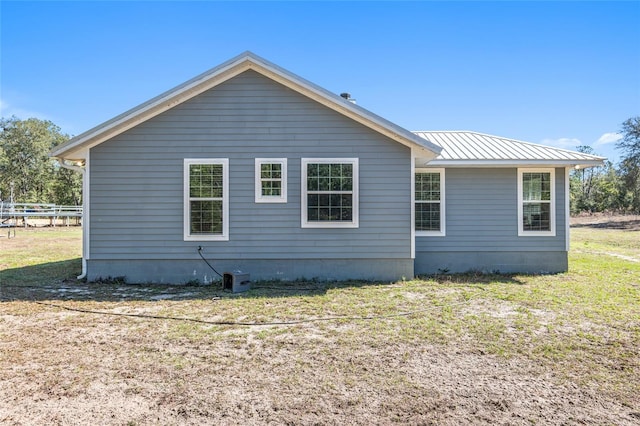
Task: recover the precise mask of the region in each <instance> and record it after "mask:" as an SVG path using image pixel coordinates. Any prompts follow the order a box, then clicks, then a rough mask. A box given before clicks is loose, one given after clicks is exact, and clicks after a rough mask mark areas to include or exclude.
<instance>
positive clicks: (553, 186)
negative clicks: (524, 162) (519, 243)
mask: <svg viewBox="0 0 640 426" xmlns="http://www.w3.org/2000/svg"><path fill="white" fill-rule="evenodd" d="M523 173H549V176H550V179H551V200H550V201H549V204H550V206H549V207H550V212H549V228H550V229H549V231H525V230H524V224H523V220H522V219H523V214H524V213H523V209H522V206H523V198H522V175H523ZM517 188H518V196H517V200H518V236H519V237H555V236H556V169H549V168H544V169H529V168H519V169H518V184H517Z"/></svg>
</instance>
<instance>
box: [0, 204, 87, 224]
mask: <svg viewBox="0 0 640 426" xmlns="http://www.w3.org/2000/svg"><path fill="white" fill-rule="evenodd" d="M82 213H83V212H82V206H57V205H55V204H41V203H6V202H2V201H0V227H3V228H7V227H17V226H18V221H19V220H22V225H23V226H24V227H25V228H26V227H28V226H35V222H32V224H31V225H30V224H29V221H30V220H31V219H33V220H35V219H49V226H56V225H57V223H58V221H59V220H62V223H63V225H66V226H69V224H70V222H71V219H72V218H75V223H76V225H79V224H80V223H81V220H82Z"/></svg>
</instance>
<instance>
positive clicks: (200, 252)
mask: <svg viewBox="0 0 640 426" xmlns="http://www.w3.org/2000/svg"><path fill="white" fill-rule="evenodd" d="M198 254H199V255H200V257H201V258H202V260H204V263H206V264H207V265H209V268H211V270H212V271H213V272H215V273H216V274H218V276H219V277H220V278H224V277H223V276H222V274H221V273H220V272H218V271H216V268H214V267H213V266H211V264H210V263H209V262H208V261H207V259H205V258H204V256H203V255H202V246H198Z"/></svg>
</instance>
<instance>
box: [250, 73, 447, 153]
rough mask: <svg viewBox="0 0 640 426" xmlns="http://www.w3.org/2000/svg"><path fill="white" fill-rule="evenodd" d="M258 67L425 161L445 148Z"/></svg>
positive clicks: (301, 82) (308, 84) (305, 83)
mask: <svg viewBox="0 0 640 426" xmlns="http://www.w3.org/2000/svg"><path fill="white" fill-rule="evenodd" d="M256 65H258V68H254V67H253V66H251V65H250V68H251V69H253V70H254V71H256V72H259V73H261V74H262V75H264V76H266V77H268V78H270V79H272V80H274V81H276V82H278V83H280V84H282V85H284V86H286V87H289V88H290V89H293V90H295V91H296V92H298V93H300V94H302V95H304V96H306V97H308V98H309V99H312V100H314V101H316V102H318V103H320V104H321V105H324V106H326V107H328V108H330V109H332V110H334V111H336V112H338V113H340V114H342V115H344V116H346V117H348V118H350V119H352V120H354V121H357V122H358V123H360V124H363V125H365V126H367V127H369V128H370V129H372V130H375V131H376V132H378V133H380V134H383V135H384V136H387V137H388V138H390V139H393V140H395V141H396V142H399V143H401V144H403V145H405V146H407V147H409V148H411V149H414V148H417V149H418V150H419V151H420V152H422V153H423V154H425V155H423V157H424V158H426V159H432V158H435V157H436V156H438V154H440V152H441V151H442V148H440V147H439V146H437V145H435V144H433V143H432V142H429V141H428V140H426V139H424V138H421V137H420V136H418V135H415V134H413V133H412V132H410V131H409V130H406V129H403V128H401V127H400V126H397V125H396V124H393V123H391V122H390V121H388V120H385V119H384V118H382V117H380V116H378V115H376V114H373V113H372V112H370V111H368V110H366V109H364V108H362V107H359V106H357V105H354V104H353V103H351V102H349V101H348V100H346V99H343V98H341V97H339V96H338V95H336V94H334V93H331V92H329V91H327V90H325V89H323V88H322V87H320V86H318V85H316V84H314V83H312V82H310V81H308V80H305V79H303V78H301V77H299V76H297V75H293V74H291V73H290V72H288V71H286V70H284V69H283V68H280V67H278V66H277V65H275V64H271V63H265V62H264V61H261V63H257V64H256Z"/></svg>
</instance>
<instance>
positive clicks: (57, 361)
mask: <svg viewBox="0 0 640 426" xmlns="http://www.w3.org/2000/svg"><path fill="white" fill-rule="evenodd" d="M638 222H640V217H637V216H636V217H608V216H592V217H580V218H573V219H572V225H573V226H576V227H596V228H601V227H604V226H607V227H614V228H616V229H628V230H634V229H635V230H637V229H639V223H638ZM39 232H44V231H39ZM24 235H25V233H23V234H21V235H19V238H25V240H24V242H21V241H20V240H10V241H11V244H18V243H21V244H26V237H23V236H24ZM56 241H57V240H56ZM3 243H6V244H5V246H2V244H3ZM8 244H9V240H7V239H4V240H2V239H0V254H2V250H4V249H5V247H8ZM1 264H2V259H0V266H1ZM65 265H66V263H63V264H62V266H65ZM633 265H636V264H632V266H630V267H629V268H636V266H633ZM11 269H12V268H5V273H7V271H8V272H9V273H10V272H11ZM36 269H37V268H36ZM634 270H635V269H634ZM38 271H39V269H37V270H36V272H38ZM1 273H2V267H0V280H1V279H2V276H3V275H2V274H1ZM9 273H7V274H6V275H4V276H5V277H11V276H12V275H10V274H9ZM68 273H69V274H70V275H71V276H72V275H74V274H75V273H76V272H75V271H68ZM626 273H629V274H631V272H629V271H627V272H626ZM630 276H631V275H630ZM633 276H634V277H635V276H637V275H633ZM507 278H508V277H506V278H505V279H507ZM544 279H546V278H544ZM549 279H550V280H554V279H556V278H555V277H550V278H549ZM562 279H563V278H562V277H557V280H562ZM568 279H569V278H568ZM541 280H542V279H541ZM0 284H2V282H0ZM507 284H508V285H512V286H522V287H525V285H524V284H523V283H522V282H519V281H517V280H515V281H514V282H509V283H507ZM552 284H553V281H552V282H551V284H550V285H552ZM314 285H317V284H314V283H309V284H308V286H314ZM405 285H407V284H405V283H402V282H401V283H396V284H393V285H391V286H389V285H386V284H385V286H381V289H380V290H378V289H375V288H372V289H371V290H370V291H371V292H375V291H386V290H384V289H385V288H390V287H393V288H397V289H398V290H397V291H394V292H392V293H390V294H392V295H393V297H395V298H399V297H405V298H406V300H407V302H406V303H417V302H416V301H423V302H422V303H423V305H421V306H422V307H424V308H427V309H428V308H430V307H431V306H432V305H433V304H434V300H436V301H437V300H448V298H451V297H452V294H454V293H455V292H456V291H458V290H456V289H454V288H448V287H446V286H445V285H443V286H442V287H441V288H440V289H439V290H438V294H437V295H436V298H435V299H429V298H428V296H429V294H428V293H427V292H421V291H420V290H421V289H420V287H419V286H417V285H416V284H415V283H414V284H410V283H409V287H408V288H405V287H404V286H405ZM540 286H541V287H542V286H543V284H540ZM632 286H637V283H636V284H633V283H632ZM633 288H635V287H633ZM531 290H532V291H533V290H535V288H533V287H531ZM477 291H478V292H487V290H483V289H482V288H479V289H478V290H477ZM352 293H355V290H353V291H352V292H351V293H350V292H349V290H348V289H346V290H344V291H343V292H342V293H340V294H341V297H343V296H344V297H345V298H346V297H349V296H350V295H351V294H352ZM277 294H278V295H277V296H273V294H270V295H268V296H267V295H265V294H257V295H255V296H251V297H247V298H246V299H243V298H244V296H241V295H239V296H237V298H236V296H235V295H229V294H222V293H220V294H218V293H216V292H215V291H212V290H211V289H210V288H207V287H183V288H170V287H165V288H157V287H154V288H151V287H144V286H130V285H129V286H127V285H121V284H118V283H112V284H111V285H98V284H91V283H78V282H75V281H73V280H69V281H63V280H59V281H56V280H55V279H54V280H53V281H52V282H50V283H48V284H46V285H38V286H37V287H29V286H24V287H22V288H13V287H12V286H11V285H6V283H5V285H4V287H3V286H2V285H0V299H2V300H0V424H2V425H89V424H91V425H93V424H96V425H263V424H268V425H271V424H273V425H281V424H285V425H337V424H339V425H343V424H344V425H376V424H377V425H388V424H389V425H393V424H411V425H431V424H436V425H470V424H487V425H489V424H490V425H494V424H496V425H530V424H544V425H640V396H638V395H635V394H634V393H633V391H630V389H631V390H633V389H637V388H638V386H637V383H638V382H639V381H640V352H639V349H638V347H637V346H636V345H637V342H638V340H637V339H635V338H629V337H624V336H626V335H628V334H629V333H630V332H632V331H634V330H635V332H637V330H639V328H638V327H640V313H639V314H638V315H637V316H636V317H634V318H629V317H626V318H623V319H621V321H622V322H621V323H620V324H621V325H620V327H621V328H620V329H615V328H610V329H609V328H607V329H606V330H604V331H602V332H599V331H598V332H597V330H596V331H594V330H595V329H594V328H593V327H591V328H589V327H586V326H585V328H584V330H585V331H582V330H572V329H570V328H569V326H568V325H566V327H567V329H566V330H564V329H560V330H559V329H558V328H557V327H556V329H553V328H552V329H551V331H549V330H547V328H546V326H545V320H546V321H547V323H553V324H561V323H562V322H561V321H560V320H558V319H556V318H554V315H558V313H557V312H556V313H551V312H548V311H546V310H540V309H530V310H529V309H527V306H526V304H518V303H516V302H514V301H511V300H509V299H508V298H504V299H501V300H499V301H496V300H493V299H488V298H487V299H478V301H477V302H476V301H475V300H472V301H471V302H472V303H466V302H465V304H464V307H460V308H457V309H458V310H457V312H454V313H453V314H449V316H446V315H445V314H446V308H438V309H440V310H434V311H433V312H435V313H429V312H427V313H423V314H420V315H416V316H409V317H399V318H398V317H393V318H383V319H375V320H361V321H360V320H354V321H349V320H338V321H327V322H310V323H304V324H295V325H261V326H252V327H243V326H221V325H215V324H208V323H206V322H203V323H194V322H189V321H181V320H176V319H175V317H181V318H184V317H190V318H197V319H199V320H202V321H210V322H214V321H216V320H220V319H225V318H227V317H226V316H225V315H227V311H226V310H225V309H227V308H231V307H233V305H232V303H235V302H234V301H236V302H238V303H237V305H235V307H234V309H235V311H234V312H232V313H231V314H229V315H232V318H233V319H234V320H237V321H242V320H245V319H246V318H247V317H243V315H247V316H248V318H249V320H252V318H255V317H256V316H257V317H260V318H264V319H273V318H278V317H279V315H280V314H279V311H278V309H280V308H282V309H283V310H284V309H285V308H286V309H289V310H293V308H295V307H298V306H300V309H301V312H304V306H305V304H310V303H313V300H311V299H313V298H315V297H317V298H322V297H324V296H325V294H324V293H322V292H312V293H311V295H312V296H314V297H313V298H312V297H309V298H307V297H306V296H305V295H304V294H303V296H305V297H297V296H296V297H289V296H287V295H286V294H285V293H284V292H283V293H277ZM357 294H361V293H357ZM385 294H386V293H385ZM243 300H246V304H244V305H240V302H242V301H243ZM227 302H228V303H227ZM365 302H366V301H365ZM243 303H244V302H243ZM332 303H333V302H331V301H325V302H323V305H322V306H326V309H327V312H322V313H319V314H317V315H320V316H322V315H327V316H336V315H338V314H339V313H340V312H339V310H340V309H344V307H343V306H341V305H336V307H335V308H332V306H333V305H332ZM335 303H336V304H337V303H338V302H335ZM340 303H342V302H340ZM345 303H347V302H345ZM354 303H356V304H357V303H358V299H355V302H354ZM403 303H404V302H403ZM252 306H259V307H260V311H259V312H264V313H259V314H256V313H255V312H252V313H250V312H249V309H250V308H251V307H252ZM412 306H413V305H412ZM639 306H640V301H639ZM271 307H275V310H274V311H270V309H271ZM73 309H77V310H73ZM332 309H337V310H338V312H335V311H332ZM83 311H84V312H83ZM90 311H95V312H90ZM98 312H103V313H107V314H100V313H98ZM245 312H246V313H245ZM522 312H525V313H524V314H522ZM127 313H128V314H134V315H141V316H144V317H134V316H118V315H112V314H127ZM520 314H522V315H525V316H526V315H533V316H535V317H536V318H534V317H531V319H530V320H529V322H530V323H531V324H536V323H537V324H538V325H540V331H535V332H534V333H539V334H541V335H543V337H542V338H544V336H546V335H551V334H552V332H553V333H560V334H561V333H567V335H569V334H570V335H571V336H572V339H573V338H574V336H575V334H576V333H577V332H580V333H584V334H585V336H584V344H585V345H590V344H593V345H600V346H602V345H604V346H605V347H609V348H611V351H612V352H613V351H616V353H623V354H627V355H624V356H622V355H618V356H617V358H609V357H606V356H602V358H599V359H597V361H598V362H599V363H600V361H601V364H602V365H605V366H606V371H613V373H611V374H614V375H615V374H616V373H615V372H616V371H619V373H620V374H619V376H618V377H629V378H630V380H629V382H630V383H631V385H629V384H623V388H622V389H619V388H616V386H618V387H619V386H620V384H619V383H612V384H611V387H610V388H609V387H608V386H607V385H606V383H605V385H602V383H600V382H593V381H590V380H585V377H586V376H587V374H586V371H585V370H586V369H588V368H589V367H584V366H582V365H581V360H580V349H571V348H570V349H571V350H570V352H566V353H564V354H563V353H561V352H560V353H558V354H557V355H554V352H553V351H554V349H555V348H554V346H553V345H554V344H557V342H555V341H554V340H552V339H549V340H548V345H549V347H548V350H549V352H550V353H549V355H545V356H539V355H538V356H528V355H527V354H526V353H522V352H516V353H509V354H500V353H490V352H488V351H487V350H486V347H490V346H491V339H492V338H493V337H492V335H490V334H488V335H487V336H485V337H481V339H482V340H483V342H482V343H481V344H479V343H478V339H479V338H478V336H477V335H468V337H464V334H463V336H462V337H460V336H459V335H458V336H455V337H452V338H449V337H448V336H447V335H446V334H444V335H442V336H440V337H435V336H431V335H429V331H428V330H429V329H427V328H425V324H426V325H428V324H429V321H433V322H434V324H435V325H434V326H433V330H435V331H437V332H443V333H446V331H447V330H450V328H448V327H449V326H448V325H447V326H441V327H440V326H439V324H440V325H442V324H445V323H447V322H448V321H449V319H450V318H452V315H453V316H456V315H458V316H461V317H464V318H470V317H473V316H475V317H477V318H480V320H479V323H481V322H482V321H481V319H482V318H489V317H491V318H505V319H506V320H505V321H504V323H505V324H507V325H508V327H507V329H505V330H499V331H498V332H496V336H507V337H506V338H508V339H513V341H514V342H515V344H516V345H517V346H518V347H519V348H525V349H524V350H525V351H526V350H527V348H530V347H531V348H534V346H533V345H531V344H530V340H532V339H535V338H538V337H539V336H535V335H532V334H528V333H529V332H528V331H524V332H523V331H518V326H519V325H518V324H517V323H516V322H515V320H516V319H517V318H520V317H519V316H518V315H520ZM261 315H264V317H262V316H261ZM487 316H488V317H487ZM169 317H172V318H169ZM306 317H308V315H304V314H301V316H300V318H306ZM537 317H539V318H537ZM596 319H597V318H596ZM596 319H593V318H592V319H591V320H592V321H596ZM507 320H508V321H507ZM584 321H585V324H586V323H587V322H588V321H587V320H586V319H585V320H584ZM625 321H626V323H625ZM416 324H421V325H419V326H417V325H416ZM625 324H627V325H625ZM414 327H415V328H414ZM469 327H470V326H469ZM470 329H471V327H470ZM525 330H526V326H525ZM545 330H546V331H545ZM489 331H490V330H489ZM394 333H395V334H398V335H402V337H399V338H394V337H393V334H394ZM545 333H546V334H545ZM618 335H619V336H618ZM411 336H415V337H411ZM603 336H604V337H603ZM616 336H617V337H616ZM620 336H622V337H620ZM500 338H504V337H500ZM589 339H591V340H589ZM576 341H577V340H576ZM582 341H583V340H580V342H582ZM554 342H555V343H554ZM607 345H609V346H607ZM626 346H629V347H626ZM605 349H606V348H605ZM536 350H540V346H537V347H536ZM605 352H606V351H605ZM595 353H599V352H598V351H596V352H595ZM576 354H577V355H576ZM575 356H577V358H575ZM590 356H593V355H590ZM554 357H555V358H554ZM612 359H615V360H616V361H615V364H616V365H612V366H607V363H611V362H612V361H611V360H612ZM586 365H588V364H586ZM603 371H605V370H603ZM607 377H608V376H607ZM612 377H613V376H612ZM634 383H635V384H634Z"/></svg>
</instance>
